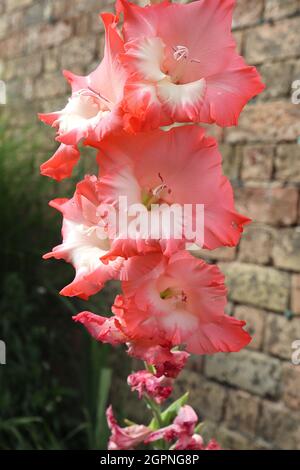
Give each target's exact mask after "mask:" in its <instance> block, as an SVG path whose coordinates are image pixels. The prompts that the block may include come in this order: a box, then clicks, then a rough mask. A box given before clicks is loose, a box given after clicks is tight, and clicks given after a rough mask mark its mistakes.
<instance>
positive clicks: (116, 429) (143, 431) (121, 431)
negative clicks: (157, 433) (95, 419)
mask: <svg viewBox="0 0 300 470" xmlns="http://www.w3.org/2000/svg"><path fill="white" fill-rule="evenodd" d="M106 417H107V423H108V427H109V429H110V430H111V432H112V434H111V436H110V439H109V443H108V450H132V449H134V448H135V447H136V446H138V445H139V444H141V443H142V442H143V441H144V440H145V439H146V437H147V436H148V435H149V434H150V432H151V430H150V429H149V428H147V427H146V426H143V425H138V424H133V425H132V426H127V427H126V428H121V427H120V426H119V425H118V423H117V421H116V419H115V417H114V415H113V410H112V407H111V406H110V407H109V408H108V409H107V411H106Z"/></svg>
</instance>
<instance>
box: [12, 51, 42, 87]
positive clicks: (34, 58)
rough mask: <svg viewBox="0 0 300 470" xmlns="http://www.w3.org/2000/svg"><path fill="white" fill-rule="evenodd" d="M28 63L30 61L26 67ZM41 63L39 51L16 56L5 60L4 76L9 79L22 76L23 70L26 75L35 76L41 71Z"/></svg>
mask: <svg viewBox="0 0 300 470" xmlns="http://www.w3.org/2000/svg"><path fill="white" fill-rule="evenodd" d="M28 63H30V67H28ZM42 65H43V61H42V54H41V53H36V54H33V55H31V56H24V57H16V58H15V59H12V60H9V61H7V62H6V66H5V75H4V78H5V80H8V81H9V80H11V79H13V78H16V77H24V70H26V76H29V77H36V76H38V75H39V74H40V73H41V72H42Z"/></svg>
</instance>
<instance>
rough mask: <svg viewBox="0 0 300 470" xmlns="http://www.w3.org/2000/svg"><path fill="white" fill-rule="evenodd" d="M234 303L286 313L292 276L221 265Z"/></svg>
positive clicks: (258, 269)
mask: <svg viewBox="0 0 300 470" xmlns="http://www.w3.org/2000/svg"><path fill="white" fill-rule="evenodd" d="M220 267H221V269H222V271H223V272H224V273H225V276H226V284H227V286H228V288H229V297H230V299H231V300H233V301H236V302H240V303H247V304H250V305H254V306H257V307H261V308H266V309H269V310H274V311H279V312H282V311H284V310H285V309H287V308H288V304H289V293H290V276H289V274H287V273H284V272H280V271H278V270H276V269H273V268H267V267H261V266H255V265H253V264H242V263H237V262H234V263H228V264H227V263H226V264H225V263H220Z"/></svg>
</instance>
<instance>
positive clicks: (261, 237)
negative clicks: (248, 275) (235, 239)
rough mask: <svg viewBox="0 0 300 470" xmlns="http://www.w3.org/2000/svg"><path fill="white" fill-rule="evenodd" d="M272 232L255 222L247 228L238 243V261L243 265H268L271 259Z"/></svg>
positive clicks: (271, 229)
mask: <svg viewBox="0 0 300 470" xmlns="http://www.w3.org/2000/svg"><path fill="white" fill-rule="evenodd" d="M274 230H275V229H274V228H272V227H269V226H267V225H263V224H258V223H255V222H254V223H252V224H251V225H249V226H247V227H246V228H245V232H244V233H243V236H242V238H241V241H240V245H239V253H238V260H239V261H242V262H244V263H254V264H268V263H269V261H270V259H271V250H272V243H273V236H274Z"/></svg>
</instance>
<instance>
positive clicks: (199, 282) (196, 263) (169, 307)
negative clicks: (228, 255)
mask: <svg viewBox="0 0 300 470" xmlns="http://www.w3.org/2000/svg"><path fill="white" fill-rule="evenodd" d="M156 256H157V255H152V254H148V255H144V256H143V257H136V258H135V259H134V258H132V259H130V260H129V264H130V265H129V267H127V275H128V279H129V280H128V281H123V282H122V289H123V291H124V295H125V299H126V302H124V305H123V312H122V320H123V321H124V323H125V324H126V327H127V330H128V331H130V334H131V335H132V336H133V337H135V338H143V337H144V338H145V337H146V338H147V337H148V338H156V341H157V343H158V344H160V341H162V340H164V341H168V342H169V343H170V344H171V345H172V346H173V347H175V346H179V345H185V347H186V351H187V352H189V353H194V354H214V353H216V352H236V351H239V350H240V349H242V348H243V347H245V346H246V345H247V344H248V343H249V342H250V340H251V337H250V336H249V334H248V333H247V332H246V331H245V330H244V329H243V326H244V325H245V322H243V321H239V320H237V319H236V318H232V317H230V316H228V315H225V313H224V308H225V306H226V302H227V300H226V293H227V292H226V288H225V285H224V276H223V275H222V274H221V272H220V271H219V269H218V268H217V267H216V266H212V265H208V264H206V263H205V262H204V261H202V260H200V259H196V258H194V257H193V256H192V255H190V254H189V253H188V252H186V251H182V252H178V253H176V254H174V255H172V256H171V257H170V258H164V257H161V261H160V264H159V265H157V266H156V267H155V268H153V258H154V257H156ZM140 258H142V259H143V275H141V268H142V263H141V260H140ZM147 266H148V267H149V271H148V272H147ZM135 272H136V276H135V274H134V273H135ZM119 315H120V314H119Z"/></svg>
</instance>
